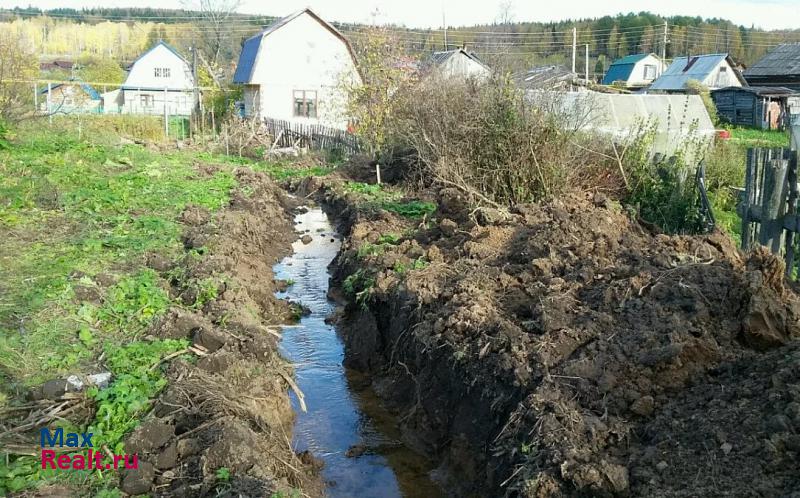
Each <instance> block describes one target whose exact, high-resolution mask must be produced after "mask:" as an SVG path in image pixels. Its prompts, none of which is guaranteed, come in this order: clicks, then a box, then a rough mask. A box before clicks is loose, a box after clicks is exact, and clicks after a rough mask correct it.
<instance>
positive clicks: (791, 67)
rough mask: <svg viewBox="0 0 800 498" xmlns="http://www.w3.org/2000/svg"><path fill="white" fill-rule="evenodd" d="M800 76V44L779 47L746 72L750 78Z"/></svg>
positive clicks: (787, 44)
mask: <svg viewBox="0 0 800 498" xmlns="http://www.w3.org/2000/svg"><path fill="white" fill-rule="evenodd" d="M785 75H793V76H800V43H786V44H784V45H778V46H777V47H775V49H774V50H772V51H771V52H769V53H768V54H767V55H765V56H764V57H762V58H761V59H760V60H759V61H758V62H756V63H755V64H753V65H752V66H750V68H748V69H747V71H745V72H744V77H745V78H747V77H749V76H785Z"/></svg>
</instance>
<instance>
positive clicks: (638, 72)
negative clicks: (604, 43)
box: [603, 54, 664, 88]
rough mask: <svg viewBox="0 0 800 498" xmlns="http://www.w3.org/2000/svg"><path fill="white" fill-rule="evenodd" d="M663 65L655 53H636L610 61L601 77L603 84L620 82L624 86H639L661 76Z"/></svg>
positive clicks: (645, 84) (643, 85)
mask: <svg viewBox="0 0 800 498" xmlns="http://www.w3.org/2000/svg"><path fill="white" fill-rule="evenodd" d="M663 68H664V65H663V63H662V62H661V59H659V58H658V57H657V56H656V55H655V54H636V55H629V56H627V57H623V58H621V59H617V60H615V61H614V62H613V63H611V67H609V68H608V71H607V72H606V75H605V76H604V77H603V84H604V85H613V84H614V83H617V84H622V85H623V86H625V87H626V88H641V87H645V86H647V85H649V84H650V83H652V82H653V81H655V80H656V78H658V77H659V76H661V72H662V71H663Z"/></svg>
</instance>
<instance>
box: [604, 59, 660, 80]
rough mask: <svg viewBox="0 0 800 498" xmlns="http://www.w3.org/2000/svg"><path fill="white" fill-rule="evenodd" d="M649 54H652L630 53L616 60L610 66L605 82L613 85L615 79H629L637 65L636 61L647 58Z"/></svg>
mask: <svg viewBox="0 0 800 498" xmlns="http://www.w3.org/2000/svg"><path fill="white" fill-rule="evenodd" d="M648 55H650V54H635V55H628V56H626V57H623V58H621V59H617V60H615V61H614V62H612V63H611V67H609V68H608V72H607V73H606V75H605V76H604V77H603V84H604V85H611V84H613V83H614V82H615V81H628V78H630V77H631V73H632V72H633V68H634V67H636V63H637V62H639V61H640V60H642V59H644V58H646V57H647V56H648Z"/></svg>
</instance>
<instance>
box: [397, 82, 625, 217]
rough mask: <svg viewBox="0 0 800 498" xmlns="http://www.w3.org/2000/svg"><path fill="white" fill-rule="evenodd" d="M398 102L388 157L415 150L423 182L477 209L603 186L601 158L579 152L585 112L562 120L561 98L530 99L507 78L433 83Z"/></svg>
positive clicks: (586, 152)
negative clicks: (454, 192)
mask: <svg viewBox="0 0 800 498" xmlns="http://www.w3.org/2000/svg"><path fill="white" fill-rule="evenodd" d="M400 98H401V99H403V102H402V104H401V105H398V106H397V107H396V109H397V110H396V112H395V113H394V114H393V116H392V119H391V120H390V122H389V123H388V131H387V135H388V140H387V142H386V143H387V146H388V147H386V148H385V149H388V150H385V151H384V153H386V154H392V152H393V150H406V149H408V148H411V149H413V150H415V151H416V154H417V158H418V161H419V165H420V166H421V167H422V172H423V175H424V176H425V177H427V178H429V179H431V180H433V181H434V182H436V183H438V184H440V185H444V186H454V187H457V188H459V189H461V190H462V191H464V192H466V193H467V194H469V195H470V196H471V197H472V198H473V200H475V201H477V202H484V203H490V204H494V205H511V204H516V203H520V202H530V201H536V200H540V199H547V198H551V197H553V196H556V195H559V194H561V193H563V192H564V191H566V190H568V189H570V188H573V187H575V186H580V185H583V186H586V185H588V184H592V183H593V184H595V185H596V184H601V183H603V182H604V181H605V180H599V179H598V177H597V173H600V172H601V169H602V170H603V171H602V172H603V173H606V172H607V171H605V170H606V167H605V166H603V168H598V166H599V165H600V163H601V162H602V157H601V156H600V155H598V154H593V153H591V152H590V151H589V149H588V148H587V147H580V146H578V142H585V141H587V140H592V139H591V137H589V136H585V135H584V134H582V133H581V132H579V131H578V130H579V128H580V127H581V125H582V123H581V122H580V120H581V119H580V116H578V115H577V114H580V112H576V116H569V117H566V116H564V113H563V106H561V105H560V100H559V96H558V95H556V94H541V95H539V96H538V97H535V98H531V97H530V96H526V95H525V94H524V93H523V92H522V91H521V90H519V89H518V88H517V87H516V86H515V85H514V84H513V82H512V81H511V80H510V79H507V78H496V79H493V80H491V81H489V82H486V83H484V82H480V81H470V80H468V81H465V82H457V81H447V82H443V81H440V80H438V79H436V78H434V77H431V78H429V79H427V80H426V81H424V82H423V83H421V84H420V85H418V86H416V87H414V88H413V90H411V91H408V92H406V93H405V94H404V95H403V96H401V97H400ZM573 118H574V119H573ZM601 176H602V175H601ZM590 178H591V179H592V180H594V181H589V182H587V180H589V179H590ZM617 181H618V179H614V180H613V181H612V182H611V184H616V183H617Z"/></svg>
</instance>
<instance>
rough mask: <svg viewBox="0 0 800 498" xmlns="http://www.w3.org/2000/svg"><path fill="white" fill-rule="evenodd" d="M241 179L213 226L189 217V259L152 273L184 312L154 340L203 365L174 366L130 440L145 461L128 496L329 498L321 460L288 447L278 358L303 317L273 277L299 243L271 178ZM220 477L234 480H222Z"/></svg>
mask: <svg viewBox="0 0 800 498" xmlns="http://www.w3.org/2000/svg"><path fill="white" fill-rule="evenodd" d="M235 174H236V178H237V181H238V183H239V189H238V190H237V191H236V192H235V193H234V195H233V197H232V200H231V203H230V206H229V207H227V208H226V209H224V210H222V211H220V212H219V213H217V214H216V215H214V216H211V215H210V214H209V213H208V212H206V211H204V210H203V209H200V208H197V207H188V208H187V209H186V210H185V212H184V213H183V216H182V221H183V222H184V224H186V225H187V229H186V231H185V234H184V245H185V247H186V250H187V256H186V257H185V258H184V259H183V260H181V261H179V262H178V264H177V266H176V267H170V268H167V267H165V266H164V265H163V264H159V268H157V269H159V270H162V271H164V273H163V274H164V276H166V277H169V278H171V284H172V288H171V292H172V293H173V295H174V296H176V297H177V298H178V299H179V300H180V301H182V302H183V303H184V304H185V305H186V306H185V307H181V308H174V309H172V310H170V312H169V313H168V314H167V315H166V316H165V317H163V318H162V319H161V320H160V322H159V323H157V324H156V325H155V326H154V327H153V329H152V331H151V334H152V335H153V336H155V337H159V338H190V339H191V340H192V343H193V347H194V348H195V350H197V351H199V352H200V353H199V356H200V357H199V358H198V359H197V361H196V362H192V363H190V362H186V361H182V360H173V361H172V362H171V364H170V366H169V370H168V380H169V384H168V387H167V388H166V389H165V390H164V392H163V393H162V394H161V396H160V397H159V398H158V399H157V400H156V402H155V405H154V407H153V411H152V413H151V415H150V416H149V417H148V418H147V419H145V420H144V421H143V423H142V424H141V425H140V426H139V427H138V428H137V429H135V430H134V432H133V433H132V434H131V435H130V436H129V437H128V438H127V440H126V446H125V448H126V451H127V452H128V453H133V452H138V453H139V455H140V462H142V463H140V468H139V469H138V470H137V471H129V472H127V473H125V474H122V476H121V489H122V490H123V491H125V492H126V493H130V494H141V493H150V494H152V495H154V496H270V495H272V494H273V493H277V492H285V493H287V494H286V496H289V493H291V492H292V490H293V489H298V488H300V489H302V490H303V491H304V492H305V493H306V494H307V495H309V496H319V495H321V494H322V493H321V482H320V481H319V479H317V478H316V477H315V474H316V471H317V470H318V466H317V463H316V462H315V460H314V458H313V457H311V456H310V455H296V454H295V453H294V452H293V450H292V447H291V443H290V442H291V438H292V436H291V432H292V425H293V420H294V413H293V410H292V408H291V405H290V402H289V397H288V393H287V391H288V390H289V388H290V381H291V377H292V375H293V372H292V370H291V367H290V365H289V364H287V362H286V361H285V360H284V359H283V358H281V356H280V355H279V353H278V346H277V345H278V340H279V338H280V335H279V331H280V328H279V327H277V325H278V324H281V323H289V322H291V321H293V320H295V319H296V317H297V315H296V314H297V309H295V308H293V307H292V306H291V305H290V304H289V303H287V302H286V301H282V300H279V299H277V298H276V297H275V295H274V294H275V291H276V289H277V288H278V287H280V286H281V282H276V281H274V279H273V273H272V265H273V264H274V263H275V262H277V261H278V260H280V258H281V257H282V256H284V255H286V254H288V253H289V252H290V250H291V245H290V244H291V242H292V241H293V240H294V239H295V238H296V235H295V233H294V228H293V223H292V217H291V214H290V212H291V210H292V209H293V208H294V207H295V206H294V202H293V201H292V200H291V199H289V198H288V197H287V196H286V195H285V194H284V192H283V191H282V190H281V189H280V188H279V187H278V186H277V185H275V184H274V183H273V182H272V181H271V180H270V179H269V178H268V177H267V176H265V175H264V174H261V173H254V172H252V171H250V170H245V169H241V170H237V171H236V173H235ZM192 249H194V250H199V251H202V255H203V257H201V258H197V257H196V256H193V255H192V254H190V253H189V252H188V251H190V250H192ZM153 266H155V265H153ZM209 279H210V281H212V282H214V283H215V286H216V292H214V293H213V295H215V296H216V297H215V298H213V299H210V300H208V301H207V302H205V303H204V305H203V306H202V308H201V309H196V308H197V306H196V303H198V296H199V295H200V293H201V292H203V289H201V287H200V285H199V282H208V281H209ZM206 285H207V284H206ZM206 292H207V290H206ZM193 305H194V306H193ZM220 468H226V469H228V471H229V472H230V476H231V477H230V479H229V480H228V479H223V480H220V479H219V478H218V476H217V471H218V470H219V469H220Z"/></svg>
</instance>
